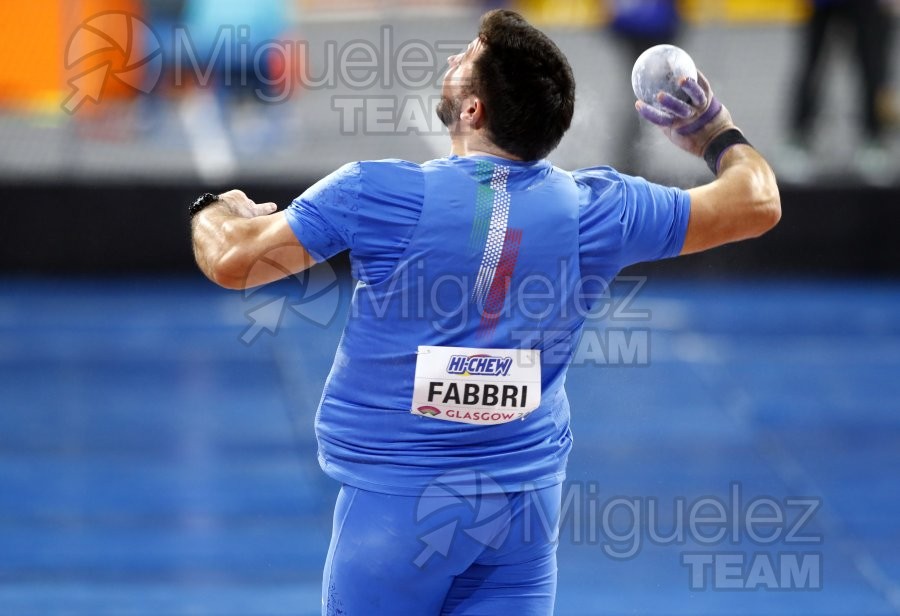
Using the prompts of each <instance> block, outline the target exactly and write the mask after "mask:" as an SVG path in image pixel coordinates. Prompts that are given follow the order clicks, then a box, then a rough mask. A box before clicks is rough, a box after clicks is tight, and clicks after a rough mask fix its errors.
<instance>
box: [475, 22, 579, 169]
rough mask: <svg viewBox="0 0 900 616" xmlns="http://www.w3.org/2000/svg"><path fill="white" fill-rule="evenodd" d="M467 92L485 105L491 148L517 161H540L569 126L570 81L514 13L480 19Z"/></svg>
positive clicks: (543, 39) (544, 41) (565, 68)
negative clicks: (478, 44)
mask: <svg viewBox="0 0 900 616" xmlns="http://www.w3.org/2000/svg"><path fill="white" fill-rule="evenodd" d="M478 38H479V39H480V40H481V42H482V43H483V44H484V51H482V53H481V54H480V55H479V56H478V58H476V60H475V63H474V71H473V83H472V90H473V92H474V94H475V95H476V96H478V97H479V98H480V99H481V100H482V101H483V102H484V105H485V116H486V129H487V133H488V137H489V138H490V140H491V141H492V142H493V143H494V145H496V146H498V147H500V148H502V149H503V150H505V151H506V152H508V153H510V154H512V155H513V156H516V157H518V158H521V159H523V160H536V159H539V158H544V157H545V156H547V155H548V154H549V153H550V152H551V151H553V149H554V148H555V147H556V146H557V145H559V142H560V140H561V139H562V137H563V135H564V134H565V133H566V131H567V130H568V129H569V126H570V125H571V124H572V114H573V113H574V111H575V77H574V76H573V75H572V67H571V66H569V61H568V60H567V59H566V56H565V55H564V54H563V52H562V51H560V49H559V47H557V46H556V43H554V42H553V41H551V40H550V38H549V37H548V36H547V35H546V34H544V33H543V32H541V31H540V30H538V29H537V28H535V27H534V26H532V25H531V24H529V23H528V22H527V21H525V19H523V18H522V16H521V15H519V14H518V13H516V12H514V11H507V10H503V9H497V10H494V11H490V12H488V13H485V15H484V16H483V17H482V18H481V27H480V29H479V31H478Z"/></svg>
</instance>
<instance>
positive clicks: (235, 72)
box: [180, 0, 290, 181]
mask: <svg viewBox="0 0 900 616" xmlns="http://www.w3.org/2000/svg"><path fill="white" fill-rule="evenodd" d="M182 19H183V26H184V27H185V29H186V31H187V32H188V33H189V34H190V38H191V41H192V43H193V49H194V50H195V51H196V56H197V57H196V60H198V61H199V64H200V69H201V71H200V72H201V74H199V75H198V74H195V73H196V70H197V69H196V67H194V66H193V65H192V64H191V63H190V62H189V63H187V64H185V65H183V66H182V69H183V70H184V72H185V74H186V75H191V76H193V77H194V78H201V77H203V76H204V73H205V72H206V71H209V70H210V67H211V68H212V72H211V75H212V80H211V83H209V84H207V83H203V82H202V79H197V83H195V84H194V85H195V87H193V88H189V92H188V93H187V94H186V95H185V97H184V99H183V100H182V104H181V106H180V114H181V117H182V121H183V123H184V127H185V130H186V131H187V133H188V136H189V137H190V141H191V148H192V150H193V152H194V160H195V163H196V164H197V168H198V171H199V172H200V174H201V175H202V176H203V177H204V178H206V179H207V180H208V181H216V180H221V179H224V178H227V177H229V176H231V175H232V174H233V173H234V172H235V171H236V168H237V157H236V155H235V154H236V153H235V148H236V147H243V148H245V149H249V150H251V151H256V150H261V149H262V148H263V147H264V146H265V145H266V142H267V141H268V140H270V139H273V138H275V137H276V136H277V135H278V134H279V130H278V126H277V125H276V124H275V123H274V122H273V118H275V117H276V115H277V114H273V113H272V112H271V110H269V109H262V108H261V107H262V105H264V104H265V100H266V97H268V100H273V99H274V96H273V95H274V94H275V92H274V91H273V88H274V87H279V86H273V83H276V82H278V76H279V75H278V74H279V73H283V72H284V71H285V70H286V68H287V67H286V66H283V65H278V63H279V60H280V61H281V62H282V63H283V62H285V61H287V60H288V59H287V58H284V57H280V56H279V54H278V53H277V52H276V51H275V50H274V49H273V50H270V51H269V53H262V54H259V55H258V54H257V52H258V50H265V49H266V48H265V47H264V45H265V44H266V42H267V41H268V42H271V41H284V40H289V39H290V37H289V36H288V34H287V28H288V6H287V0H252V1H250V0H184V14H183V17H182ZM229 44H230V45H231V49H230V50H227V51H226V50H225V48H224V45H229ZM183 62H184V61H183ZM283 85H284V84H280V86H283Z"/></svg>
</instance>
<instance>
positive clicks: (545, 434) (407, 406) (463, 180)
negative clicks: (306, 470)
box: [287, 156, 690, 495]
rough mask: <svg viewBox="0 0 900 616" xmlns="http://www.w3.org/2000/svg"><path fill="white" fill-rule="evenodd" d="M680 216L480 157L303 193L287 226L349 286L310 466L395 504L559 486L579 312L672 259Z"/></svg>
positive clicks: (628, 186)
mask: <svg viewBox="0 0 900 616" xmlns="http://www.w3.org/2000/svg"><path fill="white" fill-rule="evenodd" d="M689 209H690V204H689V198H688V196H687V193H685V192H684V191H682V190H679V189H675V188H666V187H662V186H659V185H655V184H652V183H650V182H647V181H646V180H643V179H640V178H633V177H628V176H624V175H621V174H619V173H618V172H616V171H615V170H613V169H610V168H607V167H598V168H592V169H583V170H579V171H576V172H574V173H569V172H566V171H563V170H561V169H558V168H556V167H553V166H552V165H551V164H550V163H549V162H548V161H546V160H543V161H534V162H516V161H510V160H507V159H502V158H495V157H490V156H478V157H456V156H451V157H449V158H445V159H439V160H435V161H430V162H428V163H425V164H423V165H418V164H415V163H410V162H405V161H398V160H385V161H369V162H358V163H352V164H350V165H346V166H344V167H343V168H341V169H340V170H338V171H337V172H335V173H333V174H331V175H330V176H328V177H326V178H324V179H323V180H321V181H320V182H318V183H317V184H315V185H314V186H312V187H311V188H310V189H309V190H307V191H306V192H304V193H303V194H302V195H301V196H300V197H298V198H297V199H296V200H295V201H294V203H293V204H292V205H291V207H290V208H289V209H288V210H287V219H288V221H289V223H290V225H291V228H292V229H293V231H294V233H295V234H296V235H297V238H298V240H299V241H300V242H301V243H302V244H303V246H304V247H305V248H306V249H307V250H308V251H309V252H310V254H311V255H312V256H313V257H314V258H315V259H316V260H318V261H321V260H324V259H327V258H329V257H331V256H333V255H335V254H337V253H339V252H341V251H343V250H348V249H349V251H350V259H351V264H352V268H353V274H354V276H355V277H356V278H357V280H358V281H359V282H358V284H357V286H356V289H355V291H354V295H353V300H352V304H351V310H350V316H349V319H348V323H347V325H346V327H345V330H344V335H343V337H342V339H341V343H340V346H339V348H338V350H337V352H336V355H335V359H334V364H333V366H332V370H331V373H330V375H329V377H328V380H327V382H326V385H325V390H324V392H323V395H322V400H321V402H320V405H319V410H318V413H317V417H316V436H317V439H318V442H319V462H320V464H321V466H322V468H323V469H324V470H325V472H326V473H328V474H329V475H330V476H332V477H334V478H335V479H338V480H339V481H341V482H343V483H345V484H349V485H351V486H355V487H358V488H361V489H365V490H370V491H375V492H385V493H393V494H405V495H415V494H420V493H421V491H422V490H423V488H424V487H425V486H427V485H428V484H429V483H430V482H431V481H433V480H434V479H435V478H436V477H438V476H441V475H443V474H445V473H447V472H452V471H458V470H474V471H478V472H480V473H486V474H487V475H489V476H490V477H491V479H492V480H493V484H494V485H496V486H498V488H499V489H502V490H504V491H519V490H522V489H523V488H524V487H537V488H541V487H545V486H550V485H554V484H556V483H559V482H561V481H562V480H563V479H564V475H565V465H566V459H567V456H568V452H569V450H570V448H571V444H572V435H571V432H570V429H569V405H568V400H567V398H566V394H565V388H564V384H565V375H566V369H567V367H568V363H569V360H570V359H571V357H572V355H573V353H574V351H575V346H576V344H577V342H578V340H579V338H580V335H581V329H582V327H583V324H584V320H585V316H586V313H587V311H588V310H589V308H590V303H591V299H590V298H592V297H596V296H597V295H598V293H600V292H601V291H603V290H604V289H605V286H606V284H607V283H608V282H609V281H611V280H612V279H613V278H614V277H615V275H616V274H617V273H618V272H619V270H620V269H621V268H623V267H625V266H627V265H630V264H632V263H637V262H640V261H650V260H656V259H661V258H666V257H671V256H674V255H676V254H678V253H679V252H680V249H681V246H682V244H683V242H684V236H685V232H686V229H687V221H688V215H689ZM435 370H437V371H438V372H441V373H442V374H443V376H441V375H436V374H435ZM460 476H473V475H472V474H469V475H466V474H465V473H462V474H460ZM457 489H459V490H460V491H471V492H473V493H475V492H478V493H483V490H484V486H475V485H473V486H466V485H461V486H457Z"/></svg>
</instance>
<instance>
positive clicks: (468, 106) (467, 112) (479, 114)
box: [459, 95, 484, 130]
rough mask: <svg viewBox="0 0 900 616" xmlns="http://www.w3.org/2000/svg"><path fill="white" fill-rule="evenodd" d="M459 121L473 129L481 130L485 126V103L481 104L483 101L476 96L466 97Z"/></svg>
mask: <svg viewBox="0 0 900 616" xmlns="http://www.w3.org/2000/svg"><path fill="white" fill-rule="evenodd" d="M459 119H460V120H462V121H463V123H464V124H465V125H466V126H471V127H472V128H473V129H476V130H477V129H479V128H481V126H482V124H484V103H482V102H481V99H480V98H478V97H477V96H474V95H473V96H467V97H465V98H464V99H463V101H462V111H461V112H460V114H459Z"/></svg>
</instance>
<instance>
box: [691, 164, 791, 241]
mask: <svg viewBox="0 0 900 616" xmlns="http://www.w3.org/2000/svg"><path fill="white" fill-rule="evenodd" d="M688 193H689V194H690V197H691V215H690V220H689V222H688V228H687V235H686V236H685V241H684V246H683V247H682V250H681V254H689V253H692V252H699V251H702V250H707V249H709V248H714V247H716V246H721V245H722V244H728V243H730V242H736V241H738V240H743V239H748V238H751V237H757V236H759V235H761V234H763V233H765V232H766V231H768V230H769V229H771V228H772V227H773V226H775V224H776V223H777V222H778V220H779V219H780V218H781V199H780V197H779V194H778V186H777V184H776V182H775V175H774V174H773V173H772V170H771V168H770V167H769V165H768V164H767V163H766V161H765V160H764V159H763V158H762V156H760V155H759V153H758V152H756V150H754V149H753V148H750V147H748V146H735V147H733V148H730V149H729V150H728V151H727V152H726V153H725V156H724V157H723V160H722V163H721V171H720V173H719V177H718V178H717V179H716V180H715V181H713V182H711V183H709V184H706V185H704V186H698V187H697V188H692V189H691V190H690V191H688Z"/></svg>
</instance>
